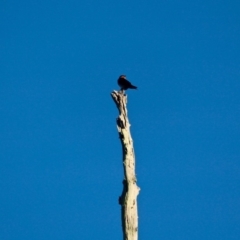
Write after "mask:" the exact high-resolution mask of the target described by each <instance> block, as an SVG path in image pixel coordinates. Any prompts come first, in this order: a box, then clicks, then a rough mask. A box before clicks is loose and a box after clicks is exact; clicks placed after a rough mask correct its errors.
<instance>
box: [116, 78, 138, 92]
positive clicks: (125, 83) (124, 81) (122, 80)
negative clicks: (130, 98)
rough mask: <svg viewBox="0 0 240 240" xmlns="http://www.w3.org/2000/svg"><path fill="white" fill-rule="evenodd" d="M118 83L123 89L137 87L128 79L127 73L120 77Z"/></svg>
mask: <svg viewBox="0 0 240 240" xmlns="http://www.w3.org/2000/svg"><path fill="white" fill-rule="evenodd" d="M118 85H119V86H120V87H121V90H122V91H123V90H127V89H128V88H131V89H137V87H136V86H133V85H132V84H131V83H130V82H129V81H128V80H127V79H126V75H121V76H120V77H119V78H118Z"/></svg>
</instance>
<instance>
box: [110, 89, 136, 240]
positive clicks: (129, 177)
mask: <svg viewBox="0 0 240 240" xmlns="http://www.w3.org/2000/svg"><path fill="white" fill-rule="evenodd" d="M111 96H112V98H113V100H114V102H115V103H116V105H117V108H118V110H119V116H118V118H117V129H118V133H119V138H120V141H121V144H122V152H123V168H124V180H123V191H122V195H121V196H120V197H119V204H120V205H121V215H122V231H123V239H124V240H137V239H138V211H137V196H138V194H139V191H140V188H139V187H138V186H137V179H136V174H135V154H134V149H133V141H132V137H131V133H130V124H129V120H128V116H127V107H126V105H127V96H126V95H125V94H124V92H123V91H119V92H117V91H113V92H112V93H111Z"/></svg>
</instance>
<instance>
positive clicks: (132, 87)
mask: <svg viewBox="0 0 240 240" xmlns="http://www.w3.org/2000/svg"><path fill="white" fill-rule="evenodd" d="M129 88H131V89H137V87H136V86H133V85H131V86H130V87H129Z"/></svg>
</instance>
